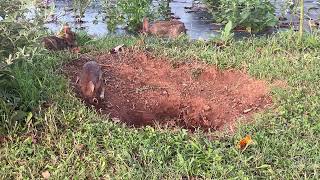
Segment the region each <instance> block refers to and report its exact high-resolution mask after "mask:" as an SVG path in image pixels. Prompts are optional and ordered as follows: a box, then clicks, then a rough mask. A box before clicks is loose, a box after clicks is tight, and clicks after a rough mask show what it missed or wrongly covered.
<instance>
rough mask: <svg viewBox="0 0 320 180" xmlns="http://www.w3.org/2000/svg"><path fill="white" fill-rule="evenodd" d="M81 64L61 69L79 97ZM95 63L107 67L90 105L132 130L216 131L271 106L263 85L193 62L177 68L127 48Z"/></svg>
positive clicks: (248, 78)
mask: <svg viewBox="0 0 320 180" xmlns="http://www.w3.org/2000/svg"><path fill="white" fill-rule="evenodd" d="M86 61H87V59H85V58H80V59H78V60H75V61H73V62H71V63H69V64H67V65H66V66H65V68H64V72H65V73H66V75H67V76H68V77H69V78H70V79H71V84H72V86H73V87H75V88H74V89H75V90H76V92H77V94H78V95H79V97H81V94H80V93H79V92H78V91H77V89H78V88H77V86H76V84H75V81H76V77H77V74H78V72H80V70H81V68H82V65H83V64H84V63H85V62H86ZM96 61H97V62H98V63H100V64H105V65H107V66H104V67H103V70H104V79H105V88H106V94H105V99H103V100H100V101H99V102H98V103H97V104H94V106H95V107H96V109H98V110H100V112H102V113H104V114H109V115H110V116H111V117H113V118H118V119H120V120H121V121H123V122H125V123H127V124H129V125H134V126H136V127H137V126H143V125H152V124H154V123H160V124H169V125H173V126H182V127H185V128H191V129H193V128H198V127H200V128H203V129H205V130H207V129H209V128H210V129H213V130H218V129H221V128H223V127H225V125H228V126H227V127H229V126H230V125H233V124H234V122H235V120H237V119H238V118H240V117H243V116H244V117H247V116H250V115H251V114H252V113H254V112H257V111H258V110H259V109H263V108H265V107H266V106H267V105H269V104H270V103H271V99H270V98H269V96H268V95H267V93H268V89H269V88H268V85H267V83H266V82H265V81H262V80H255V79H253V78H251V77H249V76H248V75H247V74H245V73H243V72H240V71H237V70H227V71H220V70H218V69H217V68H216V67H215V66H208V65H205V64H201V63H198V62H192V63H185V64H181V63H180V64H178V65H177V64H173V63H170V61H168V60H164V59H161V58H156V57H154V56H152V55H151V54H150V53H146V52H138V51H135V50H132V49H128V50H125V51H124V52H122V53H120V54H103V55H100V56H98V57H96ZM246 119H248V118H246Z"/></svg>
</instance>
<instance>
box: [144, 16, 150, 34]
mask: <svg viewBox="0 0 320 180" xmlns="http://www.w3.org/2000/svg"><path fill="white" fill-rule="evenodd" d="M148 31H149V21H148V18H146V17H144V18H143V23H142V32H144V33H146V32H148Z"/></svg>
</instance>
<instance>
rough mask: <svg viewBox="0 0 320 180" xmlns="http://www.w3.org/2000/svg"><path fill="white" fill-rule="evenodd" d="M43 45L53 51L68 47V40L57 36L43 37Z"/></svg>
mask: <svg viewBox="0 0 320 180" xmlns="http://www.w3.org/2000/svg"><path fill="white" fill-rule="evenodd" d="M41 42H42V44H43V46H44V47H45V48H46V49H48V50H52V51H58V50H63V49H66V48H67V47H68V45H67V43H66V41H65V40H64V39H63V38H59V37H57V36H47V37H44V38H43V39H42V41H41Z"/></svg>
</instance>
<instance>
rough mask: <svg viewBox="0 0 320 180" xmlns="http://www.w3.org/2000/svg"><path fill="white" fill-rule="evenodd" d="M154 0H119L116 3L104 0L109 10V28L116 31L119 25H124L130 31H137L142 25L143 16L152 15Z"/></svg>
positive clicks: (105, 6)
mask: <svg viewBox="0 0 320 180" xmlns="http://www.w3.org/2000/svg"><path fill="white" fill-rule="evenodd" d="M151 2H152V0H119V1H117V2H116V3H115V4H113V3H111V2H110V0H104V3H103V4H104V8H105V9H106V11H107V15H108V19H107V24H108V29H109V30H111V31H114V30H115V28H116V26H117V25H124V26H125V27H126V28H127V29H128V31H131V32H136V31H137V30H139V28H140V27H141V23H142V19H143V17H145V16H147V17H152V12H151V10H152V8H151Z"/></svg>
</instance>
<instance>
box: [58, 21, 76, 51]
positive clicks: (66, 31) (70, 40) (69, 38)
mask: <svg viewBox="0 0 320 180" xmlns="http://www.w3.org/2000/svg"><path fill="white" fill-rule="evenodd" d="M62 37H63V39H65V41H66V43H67V45H68V47H70V48H74V47H76V46H77V43H76V34H75V33H74V32H72V31H71V28H70V27H69V26H68V25H64V27H63V36H62Z"/></svg>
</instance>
